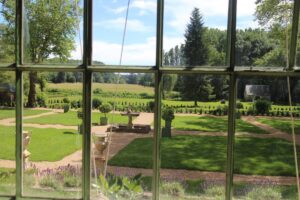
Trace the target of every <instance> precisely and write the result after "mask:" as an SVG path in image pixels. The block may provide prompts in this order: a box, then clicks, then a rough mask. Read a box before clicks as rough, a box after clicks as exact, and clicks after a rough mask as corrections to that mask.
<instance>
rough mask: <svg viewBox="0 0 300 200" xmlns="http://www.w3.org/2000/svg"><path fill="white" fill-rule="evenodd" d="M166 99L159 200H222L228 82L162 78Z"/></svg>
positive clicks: (224, 79)
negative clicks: (179, 198)
mask: <svg viewBox="0 0 300 200" xmlns="http://www.w3.org/2000/svg"><path fill="white" fill-rule="evenodd" d="M163 98H164V99H163V105H164V107H163V109H162V138H161V171H160V174H161V185H160V198H161V199H177V198H178V197H181V198H182V199H199V198H200V199H224V198H225V167H226V147H227V146H226V144H227V126H228V122H227V121H228V119H227V118H228V117H227V113H228V101H227V99H228V77H225V76H212V75H178V76H177V75H173V74H172V75H164V77H163ZM173 112H174V115H173ZM173 118H174V119H173ZM242 128H244V127H242Z"/></svg>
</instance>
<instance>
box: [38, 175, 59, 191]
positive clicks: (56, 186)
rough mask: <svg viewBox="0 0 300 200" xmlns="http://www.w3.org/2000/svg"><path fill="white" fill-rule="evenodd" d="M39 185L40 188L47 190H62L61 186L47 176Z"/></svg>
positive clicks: (53, 178)
mask: <svg viewBox="0 0 300 200" xmlns="http://www.w3.org/2000/svg"><path fill="white" fill-rule="evenodd" d="M39 185H40V186H41V187H47V188H52V189H55V190H61V189H62V184H61V183H60V182H59V181H58V180H57V179H56V178H55V177H53V176H51V175H47V176H44V177H43V178H42V179H41V180H40V181H39Z"/></svg>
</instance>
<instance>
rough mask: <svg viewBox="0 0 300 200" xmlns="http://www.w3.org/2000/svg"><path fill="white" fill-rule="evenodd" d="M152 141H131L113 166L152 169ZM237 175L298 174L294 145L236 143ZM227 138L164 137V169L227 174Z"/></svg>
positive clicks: (282, 142)
mask: <svg viewBox="0 0 300 200" xmlns="http://www.w3.org/2000/svg"><path fill="white" fill-rule="evenodd" d="M152 141H153V140H152V139H151V138H140V139H136V140H134V141H133V142H131V143H130V144H129V145H128V146H126V147H125V148H124V149H122V150H121V151H120V152H119V153H118V154H117V155H116V156H114V157H113V158H112V159H111V160H110V161H109V164H110V165H114V166H125V167H138V168H148V169H150V168H152ZM235 141H236V142H235V173H238V174H251V175H274V176H275V175H292V176H294V175H295V169H294V157H293V146H292V144H291V143H289V142H287V141H285V140H281V139H275V138H268V139H261V138H246V137H243V138H239V137H237V138H236V140H235ZM226 144H227V138H226V137H210V136H174V137H172V138H162V141H161V153H162V155H161V167H162V168H168V169H188V170H203V171H221V172H224V171H225V167H226Z"/></svg>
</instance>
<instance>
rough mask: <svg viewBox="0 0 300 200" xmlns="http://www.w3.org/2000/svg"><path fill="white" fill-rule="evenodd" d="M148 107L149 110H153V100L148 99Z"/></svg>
mask: <svg viewBox="0 0 300 200" xmlns="http://www.w3.org/2000/svg"><path fill="white" fill-rule="evenodd" d="M148 107H149V110H150V112H154V107H155V102H154V101H149V102H148Z"/></svg>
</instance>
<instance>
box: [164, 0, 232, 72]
mask: <svg viewBox="0 0 300 200" xmlns="http://www.w3.org/2000/svg"><path fill="white" fill-rule="evenodd" d="M227 12H228V0H211V1H205V0H201V1H199V0H189V1H185V0H179V1H173V0H166V1H165V18H164V44H163V45H164V62H163V64H164V65H165V66H172V67H174V66H188V67H194V66H215V67H217V66H225V55H226V40H227V39H226V37H227ZM215 67H214V68H215Z"/></svg>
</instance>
